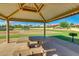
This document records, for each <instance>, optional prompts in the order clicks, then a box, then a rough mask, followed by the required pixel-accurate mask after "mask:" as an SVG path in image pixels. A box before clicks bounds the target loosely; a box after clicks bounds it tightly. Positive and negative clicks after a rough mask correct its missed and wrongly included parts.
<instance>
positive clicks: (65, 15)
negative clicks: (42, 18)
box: [47, 7, 79, 22]
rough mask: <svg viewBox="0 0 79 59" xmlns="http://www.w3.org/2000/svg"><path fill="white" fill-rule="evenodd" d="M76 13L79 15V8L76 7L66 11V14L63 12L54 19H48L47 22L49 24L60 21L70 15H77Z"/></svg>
mask: <svg viewBox="0 0 79 59" xmlns="http://www.w3.org/2000/svg"><path fill="white" fill-rule="evenodd" d="M77 13H79V7H76V8H74V9H72V10H69V11H66V12H64V13H62V14H60V15H58V16H56V17H53V18H51V19H48V20H47V22H51V21H54V20H58V19H62V18H65V17H69V16H72V15H74V14H77Z"/></svg>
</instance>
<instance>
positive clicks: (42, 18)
mask: <svg viewBox="0 0 79 59" xmlns="http://www.w3.org/2000/svg"><path fill="white" fill-rule="evenodd" d="M34 5H35V6H36V9H37V12H38V14H39V15H40V16H41V17H42V19H43V20H44V22H46V20H45V18H44V16H43V15H42V13H41V12H39V8H38V6H37V5H36V3H34Z"/></svg>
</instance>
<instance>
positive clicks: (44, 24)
mask: <svg viewBox="0 0 79 59" xmlns="http://www.w3.org/2000/svg"><path fill="white" fill-rule="evenodd" d="M44 38H46V23H45V22H44Z"/></svg>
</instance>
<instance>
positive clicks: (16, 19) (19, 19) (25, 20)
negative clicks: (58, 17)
mask: <svg viewBox="0 0 79 59" xmlns="http://www.w3.org/2000/svg"><path fill="white" fill-rule="evenodd" d="M10 21H22V22H44V21H43V20H38V19H37V20H33V19H22V18H11V19H10Z"/></svg>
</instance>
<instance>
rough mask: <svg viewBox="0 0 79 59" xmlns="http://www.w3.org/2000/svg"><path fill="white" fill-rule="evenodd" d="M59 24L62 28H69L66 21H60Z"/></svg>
mask: <svg viewBox="0 0 79 59" xmlns="http://www.w3.org/2000/svg"><path fill="white" fill-rule="evenodd" d="M59 25H60V27H62V28H67V29H68V28H70V24H69V23H68V22H61V23H60V24H59Z"/></svg>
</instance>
